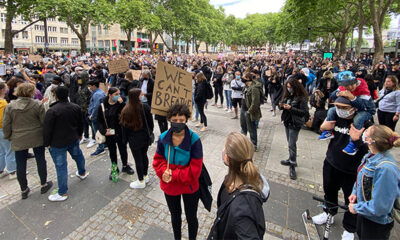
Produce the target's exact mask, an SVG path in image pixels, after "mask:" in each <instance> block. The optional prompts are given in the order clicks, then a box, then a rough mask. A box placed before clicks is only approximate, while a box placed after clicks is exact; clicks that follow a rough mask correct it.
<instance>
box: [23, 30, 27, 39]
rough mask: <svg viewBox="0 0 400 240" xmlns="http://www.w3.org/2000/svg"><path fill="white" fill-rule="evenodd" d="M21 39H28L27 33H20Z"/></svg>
mask: <svg viewBox="0 0 400 240" xmlns="http://www.w3.org/2000/svg"><path fill="white" fill-rule="evenodd" d="M22 39H28V31H23V32H22Z"/></svg>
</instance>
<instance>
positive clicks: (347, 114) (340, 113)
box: [336, 108, 354, 119]
mask: <svg viewBox="0 0 400 240" xmlns="http://www.w3.org/2000/svg"><path fill="white" fill-rule="evenodd" d="M336 113H337V115H338V116H339V117H340V118H345V119H346V118H349V117H350V116H351V115H353V113H354V110H353V109H351V110H344V109H339V108H336Z"/></svg>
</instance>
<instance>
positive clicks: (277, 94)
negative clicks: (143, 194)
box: [0, 53, 400, 239]
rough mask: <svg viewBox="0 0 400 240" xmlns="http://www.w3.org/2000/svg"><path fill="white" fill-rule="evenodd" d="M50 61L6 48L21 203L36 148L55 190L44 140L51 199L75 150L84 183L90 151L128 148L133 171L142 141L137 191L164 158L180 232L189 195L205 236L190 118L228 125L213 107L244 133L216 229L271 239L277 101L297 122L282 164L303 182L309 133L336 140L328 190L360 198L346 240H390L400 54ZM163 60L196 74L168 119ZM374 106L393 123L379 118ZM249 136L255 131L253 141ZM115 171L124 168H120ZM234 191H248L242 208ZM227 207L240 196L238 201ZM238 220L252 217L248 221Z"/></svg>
mask: <svg viewBox="0 0 400 240" xmlns="http://www.w3.org/2000/svg"><path fill="white" fill-rule="evenodd" d="M42 57H43V58H42V60H41V61H31V60H30V59H29V56H28V55H26V56H23V55H20V56H16V55H5V56H3V57H2V58H1V59H0V63H1V64H0V65H4V66H5V68H4V71H3V72H2V75H1V74H0V78H1V80H2V81H1V82H0V98H1V100H0V117H1V118H0V129H1V131H0V133H1V139H0V148H1V149H0V177H6V176H8V177H9V178H10V179H14V178H17V179H18V182H19V185H20V188H21V196H22V199H26V198H28V196H29V192H30V189H29V187H28V182H27V179H26V174H27V171H26V164H27V158H30V157H32V154H31V153H29V151H30V149H33V153H34V154H33V156H34V157H35V159H36V162H37V168H38V173H39V176H40V182H41V193H42V194H44V193H46V192H47V191H48V190H49V189H51V187H52V185H53V183H52V181H48V180H47V165H46V159H45V148H46V147H49V151H50V155H51V157H52V159H53V161H54V165H55V168H56V172H57V182H58V191H57V193H53V194H51V195H50V196H49V197H48V199H49V200H50V201H64V200H66V199H67V198H68V194H67V191H68V184H67V182H68V181H67V180H68V169H67V159H66V152H67V151H68V152H69V153H70V155H71V156H72V158H73V160H74V161H75V162H76V165H77V169H78V171H77V172H76V176H77V177H79V178H80V179H82V180H84V179H85V178H86V177H88V175H89V171H87V170H86V168H85V157H84V156H83V154H82V151H81V148H82V147H86V148H88V149H91V148H94V147H95V146H96V150H94V151H93V152H92V153H91V156H92V157H96V156H98V155H102V154H104V153H106V151H107V149H108V151H109V156H110V161H111V164H116V165H118V161H117V148H118V151H119V156H120V158H121V162H122V166H121V167H122V168H121V172H124V173H126V174H130V175H133V174H134V170H133V169H132V168H131V167H130V165H129V164H128V149H127V147H128V146H129V148H130V150H131V152H132V155H133V158H134V162H135V167H136V172H137V180H136V181H133V182H132V183H131V184H130V187H131V188H133V189H137V188H145V187H146V183H148V182H149V175H148V173H149V170H148V167H149V164H151V163H152V165H153V167H154V169H155V171H156V175H157V176H158V177H159V178H160V187H161V189H162V190H163V191H164V193H165V198H166V202H167V204H168V208H169V210H170V212H171V219H172V226H173V232H174V237H175V239H180V238H181V225H182V220H181V211H182V210H181V200H180V199H181V196H182V198H183V202H184V205H185V214H186V219H187V221H188V230H189V238H190V239H195V238H196V235H197V229H198V221H197V206H198V201H199V198H200V196H199V194H200V193H199V191H200V190H199V181H198V179H199V176H200V174H201V173H202V165H203V149H202V144H201V139H200V137H199V135H198V134H197V133H195V132H194V131H192V130H191V129H189V128H188V127H187V125H186V123H187V122H188V121H193V122H197V121H199V123H197V124H196V125H195V127H196V128H198V130H199V132H205V131H208V130H209V128H217V127H220V126H210V125H209V121H207V120H208V119H207V116H206V113H205V109H207V108H211V107H212V108H215V110H216V111H221V112H225V114H226V117H227V118H230V119H232V120H231V121H238V126H239V127H238V129H237V132H240V133H237V134H236V133H232V134H230V135H229V136H228V138H227V140H226V143H225V146H224V150H223V154H222V160H223V162H224V163H225V165H227V166H228V168H229V172H228V174H227V176H226V177H225V180H224V183H223V185H222V187H221V190H220V192H219V194H218V207H221V208H224V209H225V210H224V211H226V212H227V214H229V216H230V215H232V218H231V219H230V218H229V217H227V216H226V215H225V216H223V217H222V219H221V218H219V217H218V218H217V220H216V221H215V222H214V225H213V227H212V230H211V233H210V236H209V238H210V239H214V238H216V239H219V238H237V239H241V238H246V237H250V236H251V237H252V238H255V239H259V238H262V236H263V234H264V232H265V220H264V216H263V214H262V210H260V209H261V205H262V203H263V201H266V199H267V198H268V195H269V187H268V183H267V182H266V181H265V178H264V177H263V176H262V175H261V174H260V173H259V172H258V171H257V169H256V168H255V167H254V165H253V155H254V152H257V151H258V148H257V147H258V142H259V141H258V139H257V138H258V134H257V129H258V128H259V126H260V123H261V121H262V111H261V106H262V105H265V104H266V103H267V102H268V101H270V104H271V108H270V109H268V110H270V112H271V116H272V117H276V116H277V115H278V114H279V115H280V116H281V121H282V122H283V125H284V127H285V133H286V138H287V142H288V149H289V151H288V158H287V159H284V160H282V161H281V162H280V163H281V164H282V165H285V166H289V174H288V175H289V177H290V178H291V179H292V180H296V179H297V174H296V170H295V169H296V167H297V165H298V162H297V160H296V155H297V145H296V143H297V141H298V136H299V134H300V130H301V129H310V130H312V131H315V132H317V133H318V134H320V136H319V138H318V137H316V141H317V140H318V139H320V140H330V143H329V146H328V149H327V153H326V158H325V161H324V167H323V170H322V172H323V186H324V192H325V199H326V200H327V201H329V202H330V203H337V202H338V192H339V190H340V189H342V190H343V192H344V196H345V199H344V200H345V203H346V205H349V207H350V211H349V212H346V214H345V216H344V220H343V227H344V229H345V231H344V232H343V235H342V239H354V233H356V232H357V234H358V235H359V237H360V238H361V239H366V237H365V236H372V235H370V234H371V233H370V230H371V229H370V228H371V227H375V228H377V229H380V230H379V231H376V232H374V234H376V235H374V236H383V238H380V239H388V238H389V236H390V230H391V228H392V227H393V218H392V216H391V210H392V208H393V204H394V201H395V199H396V198H398V197H400V185H399V183H400V171H399V169H398V167H399V166H398V165H397V163H396V162H395V161H394V160H393V157H392V156H391V155H390V153H389V152H388V151H389V149H391V148H392V147H398V146H400V144H399V141H400V140H399V136H398V134H397V133H395V132H394V131H395V128H396V124H397V122H398V120H399V114H400V87H399V78H400V62H399V60H396V59H382V60H378V61H376V64H375V65H373V64H372V63H373V59H372V57H371V56H367V55H364V56H362V57H360V58H355V59H351V60H349V59H346V58H343V57H342V58H336V57H334V58H333V59H328V58H326V59H323V58H321V57H318V56H317V55H302V54H297V55H296V54H294V53H289V54H269V55H222V54H220V55H216V56H212V55H207V54H200V55H184V54H180V55H142V54H140V55H138V54H125V55H118V54H117V55H107V54H83V55H79V56H70V55H57V56H56V55H51V54H49V55H42ZM120 58H125V59H127V61H128V62H129V68H130V70H127V71H126V72H121V73H118V74H109V71H108V70H109V69H108V62H109V61H111V60H114V59H120ZM158 61H165V62H167V63H169V64H172V65H174V66H176V67H179V68H181V69H183V70H186V71H188V72H190V73H192V79H193V85H192V86H193V89H192V90H193V91H192V92H193V106H192V110H190V109H189V108H187V106H186V105H182V104H176V105H173V106H172V107H171V108H170V109H169V110H168V116H160V115H155V116H154V117H153V115H152V114H151V112H150V109H151V103H152V95H153V90H154V83H155V76H156V71H157V67H156V66H157V62H158ZM132 70H141V74H140V77H139V78H137V79H136V78H135V77H134V76H135V75H134V73H133V71H132ZM211 99H212V100H211ZM209 103H210V105H208V104H209ZM314 109H315V110H314ZM191 111H192V114H191ZM376 113H377V114H376ZM375 115H377V117H376V118H375V119H377V120H378V122H379V124H380V125H374V126H372V127H369V126H371V124H372V122H373V121H374V116H375ZM191 116H192V118H191ZM153 119H155V120H157V122H158V127H159V129H160V132H161V136H159V137H158V138H157V139H158V141H157V150H156V154H155V156H154V159H152V161H149V158H148V154H147V151H148V149H149V146H150V145H151V144H152V143H153V141H154V134H153V129H154V121H153ZM168 122H169V124H168ZM169 125H170V127H169ZM368 127H369V128H368ZM365 129H368V130H366V131H365ZM364 131H365V132H364ZM363 132H364V135H363ZM247 133H249V138H247V137H245V136H246V135H247ZM157 139H156V140H157ZM83 144H86V146H84V145H83ZM272 147H273V146H272ZM171 159H172V160H171ZM387 162H388V164H383V163H387ZM371 165H372V166H371ZM371 169H373V170H371ZM116 171H117V174H118V173H119V168H118V167H117V169H116ZM372 172H375V175H374V174H373V173H372ZM113 174H114V173H113V172H111V173H110V176H109V179H110V180H112V179H113ZM357 175H358V177H357ZM363 176H368V177H369V178H371V183H370V184H369V185H368V186H365V182H364V181H362V182H360V181H358V182H357V181H356V179H359V178H360V177H361V178H362V177H363ZM381 181H384V182H385V184H388V185H390V186H392V187H391V189H392V190H393V191H391V195H390V198H386V199H385V201H383V200H382V201H383V202H384V203H382V204H376V203H375V202H376V199H377V198H378V199H380V198H383V197H384V195H385V194H387V192H386V191H384V190H381V189H382V188H383V187H382V184H383V183H382V182H381ZM375 183H376V184H375ZM360 186H361V187H360ZM365 188H369V193H370V195H369V196H365V194H364V191H365ZM360 189H361V190H360ZM235 196H237V199H238V200H236V203H232V204H231V202H232V201H233V199H235ZM244 198H246V199H251V201H252V202H253V203H250V205H252V206H248V204H249V203H248V202H247V203H246V202H243V201H244ZM241 201H242V202H243V203H241ZM227 204H231V205H230V207H229V208H226V205H227ZM246 204H247V205H246ZM369 204H375V205H373V206H371V205H369ZM253 207H255V209H256V210H255V211H254V212H253V213H252V212H250V213H249V212H248V211H247V210H248V209H249V208H253ZM260 211H261V213H260ZM240 212H243V214H245V215H246V214H247V215H248V216H247V215H246V216H245V217H244V218H246V219H247V220H246V221H241V220H240V219H237V218H238V217H240V216H242V215H240V214H239V213H240ZM335 213H336V212H335V211H333V212H332V214H335ZM356 213H358V217H357V216H356V215H355V214H356ZM239 215H240V216H239ZM243 216H244V215H243ZM243 216H242V217H243ZM235 221H237V222H235ZM313 221H314V222H315V223H316V224H324V223H326V221H327V213H326V212H323V213H321V214H319V215H317V216H315V217H314V218H313ZM332 221H333V218H332ZM238 223H241V224H243V225H241V227H239V228H238V227H237V225H236V224H238Z"/></svg>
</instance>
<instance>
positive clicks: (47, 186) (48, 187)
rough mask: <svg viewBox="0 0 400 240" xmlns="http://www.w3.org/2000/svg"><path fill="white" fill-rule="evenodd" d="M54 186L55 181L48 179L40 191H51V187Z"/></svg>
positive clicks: (43, 192)
mask: <svg viewBox="0 0 400 240" xmlns="http://www.w3.org/2000/svg"><path fill="white" fill-rule="evenodd" d="M52 186H53V182H52V181H48V182H47V183H46V185H45V186H43V187H42V188H41V189H40V193H41V194H45V193H47V191H49V190H50V188H51V187H52Z"/></svg>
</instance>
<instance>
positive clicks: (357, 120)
mask: <svg viewBox="0 0 400 240" xmlns="http://www.w3.org/2000/svg"><path fill="white" fill-rule="evenodd" d="M337 118H338V115H337V113H336V108H334V107H331V108H329V109H328V114H327V115H326V121H336V119H337ZM371 118H372V115H371V114H370V113H369V112H366V111H360V112H356V115H355V116H354V119H353V125H354V127H355V128H356V129H358V130H360V129H361V128H363V127H364V125H365V122H366V121H368V120H370V119H371Z"/></svg>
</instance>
